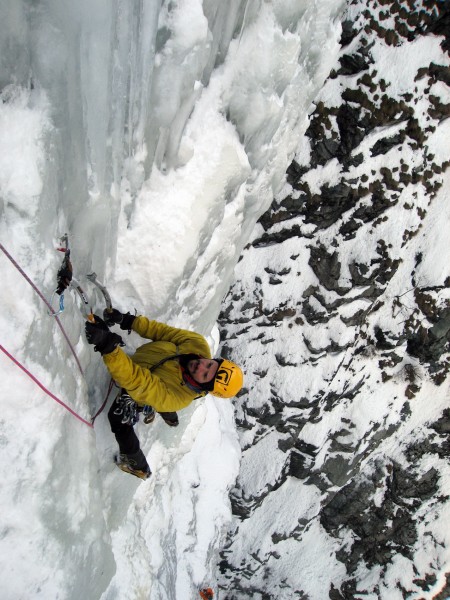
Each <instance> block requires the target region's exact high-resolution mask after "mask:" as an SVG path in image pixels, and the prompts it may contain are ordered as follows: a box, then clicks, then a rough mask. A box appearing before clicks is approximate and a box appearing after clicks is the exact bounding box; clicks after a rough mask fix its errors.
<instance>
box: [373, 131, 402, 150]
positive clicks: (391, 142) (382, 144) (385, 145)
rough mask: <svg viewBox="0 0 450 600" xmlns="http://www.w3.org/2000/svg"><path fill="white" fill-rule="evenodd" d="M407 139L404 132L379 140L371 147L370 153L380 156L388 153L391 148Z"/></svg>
mask: <svg viewBox="0 0 450 600" xmlns="http://www.w3.org/2000/svg"><path fill="white" fill-rule="evenodd" d="M404 139H405V134H404V133H402V132H399V133H397V135H393V136H392V137H388V138H383V139H381V140H378V141H377V142H376V143H375V144H374V145H373V146H372V148H371V150H370V153H371V155H372V156H378V155H379V154H386V152H388V151H389V150H390V149H391V148H394V147H395V146H398V145H399V144H402V143H403V141H404Z"/></svg>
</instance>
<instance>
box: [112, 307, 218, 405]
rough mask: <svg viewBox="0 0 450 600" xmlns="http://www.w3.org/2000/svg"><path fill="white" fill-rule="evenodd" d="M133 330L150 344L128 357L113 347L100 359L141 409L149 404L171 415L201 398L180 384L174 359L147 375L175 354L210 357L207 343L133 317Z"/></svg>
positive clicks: (179, 373)
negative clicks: (151, 368)
mask: <svg viewBox="0 0 450 600" xmlns="http://www.w3.org/2000/svg"><path fill="white" fill-rule="evenodd" d="M132 329H133V331H135V332H136V333H138V334H139V335H140V336H141V337H143V338H147V339H151V340H153V341H152V342H149V343H147V344H144V345H143V346H140V347H139V348H138V349H137V350H136V352H135V354H134V355H133V356H132V357H129V356H128V355H127V354H126V353H125V352H124V351H123V350H122V349H121V348H119V347H117V348H116V349H115V350H113V351H112V352H111V353H110V354H105V355H104V356H103V360H104V362H105V365H106V366H107V367H108V370H109V372H110V373H111V377H112V378H113V379H114V380H115V382H116V383H117V384H118V385H119V386H120V387H123V388H125V389H126V390H127V392H128V393H129V394H130V396H131V397H132V398H133V400H135V401H136V402H137V403H138V404H140V405H141V406H143V405H145V404H149V405H150V406H153V408H154V409H155V410H156V411H158V412H174V411H177V410H180V409H181V408H185V407H186V406H188V405H189V404H190V403H191V402H192V401H193V400H194V399H195V398H198V397H199V396H205V395H206V393H207V392H203V393H201V394H199V393H198V392H195V391H193V390H191V389H190V388H189V387H187V385H186V384H185V383H184V381H183V377H182V372H181V367H180V365H179V363H178V361H177V360H168V361H166V362H165V363H163V364H161V365H159V366H158V367H156V368H155V370H154V371H153V372H150V367H153V366H154V365H157V364H158V363H159V362H160V361H161V360H162V359H164V358H166V357H168V356H175V355H177V354H199V355H200V356H202V357H204V358H211V350H210V348H209V345H208V342H207V341H206V340H205V338H204V337H203V336H202V335H200V334H199V333H194V332H193V331H187V330H185V329H177V328H176V327H169V325H165V324H164V323H158V322H157V321H150V320H149V319H147V318H146V317H136V318H135V320H134V321H133V326H132Z"/></svg>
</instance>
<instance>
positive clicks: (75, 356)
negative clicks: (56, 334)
mask: <svg viewBox="0 0 450 600" xmlns="http://www.w3.org/2000/svg"><path fill="white" fill-rule="evenodd" d="M0 249H1V250H2V251H3V252H4V254H5V256H7V257H8V258H9V260H10V261H11V262H12V264H13V265H14V266H15V267H16V269H17V270H18V271H19V273H20V274H21V275H23V276H24V278H25V279H26V280H27V281H28V283H29V284H30V285H31V287H32V288H33V289H34V291H35V292H36V293H37V295H38V296H39V298H40V299H41V300H42V301H43V302H44V303H45V305H46V306H47V308H48V309H49V310H50V312H51V313H52V315H53V317H54V318H55V320H56V322H57V323H58V325H59V328H60V329H61V331H62V334H63V336H64V337H65V338H66V342H67V343H68V344H69V348H70V350H71V351H72V354H73V356H74V358H75V361H76V363H77V365H78V368H79V369H80V373H81V374H82V375H83V368H82V366H81V364H80V361H79V360H78V357H77V355H76V352H75V349H74V347H73V346H72V343H71V341H70V340H69V336H68V335H67V333H66V332H65V330H64V327H63V326H62V323H61V321H60V319H59V317H58V316H57V315H56V314H55V311H54V310H53V307H52V306H51V304H50V303H49V302H48V301H47V300H46V298H45V296H44V295H43V294H42V293H41V292H40V291H39V289H38V288H37V287H36V285H35V284H34V283H33V282H32V281H31V279H30V278H29V277H28V275H27V274H26V273H25V271H24V270H23V269H22V268H21V267H20V266H19V265H18V264H17V262H16V261H15V260H14V258H13V257H12V256H11V254H10V253H9V252H8V251H7V250H6V248H5V247H4V246H3V244H0Z"/></svg>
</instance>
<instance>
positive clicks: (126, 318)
mask: <svg viewBox="0 0 450 600" xmlns="http://www.w3.org/2000/svg"><path fill="white" fill-rule="evenodd" d="M103 318H104V319H105V321H106V323H107V324H108V325H120V329H123V331H127V330H128V331H131V326H132V325H133V321H134V319H135V318H136V317H135V316H134V315H130V313H127V314H126V315H124V314H123V313H121V312H120V310H117V308H111V309H108V308H105V310H104V311H103Z"/></svg>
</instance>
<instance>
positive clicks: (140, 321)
mask: <svg viewBox="0 0 450 600" xmlns="http://www.w3.org/2000/svg"><path fill="white" fill-rule="evenodd" d="M132 329H133V331H135V332H136V333H138V334H139V335H140V336H141V337H143V338H147V339H150V340H153V341H154V342H159V341H164V342H172V343H173V344H175V345H176V346H178V348H179V353H180V354H183V353H185V352H186V353H188V352H194V353H197V354H200V355H201V356H204V357H205V358H211V350H210V348H209V345H208V342H207V341H206V339H205V338H204V337H203V336H202V335H200V334H199V333H195V332H194V331H188V330H187V329H178V328H177V327H170V325H166V324H165V323H159V322H158V321H150V320H149V319H147V317H142V316H141V317H136V318H135V320H134V322H133V326H132ZM183 345H188V346H190V348H191V349H184V348H183Z"/></svg>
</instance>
